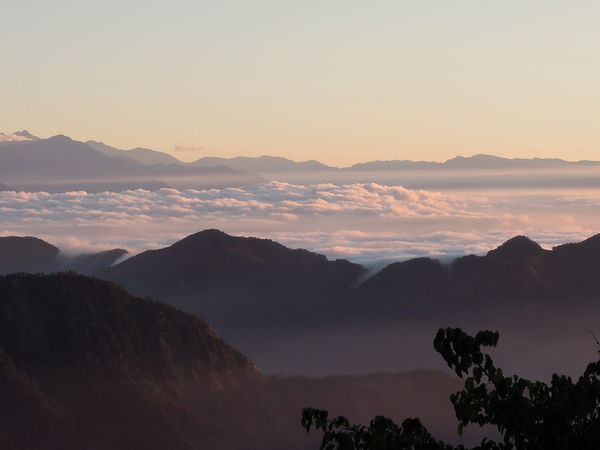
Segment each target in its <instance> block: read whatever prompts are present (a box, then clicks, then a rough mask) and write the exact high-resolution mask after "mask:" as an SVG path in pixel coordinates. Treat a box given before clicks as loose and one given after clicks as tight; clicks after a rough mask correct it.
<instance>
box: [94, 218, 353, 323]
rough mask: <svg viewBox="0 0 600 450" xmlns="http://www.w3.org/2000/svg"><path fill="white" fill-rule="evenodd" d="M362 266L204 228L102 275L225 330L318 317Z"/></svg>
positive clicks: (333, 301)
mask: <svg viewBox="0 0 600 450" xmlns="http://www.w3.org/2000/svg"><path fill="white" fill-rule="evenodd" d="M363 272H364V268H363V267H362V266H360V265H358V264H353V263H350V262H348V261H345V260H336V261H329V260H328V259H327V258H326V257H325V256H323V255H319V254H316V253H312V252H309V251H307V250H291V249H289V248H287V247H284V246H283V245H281V244H278V243H276V242H273V241H271V240H268V239H257V238H245V237H234V236H229V235H227V234H225V233H223V232H221V231H218V230H205V231H201V232H199V233H196V234H193V235H191V236H188V237H186V238H185V239H183V240H181V241H179V242H177V243H175V244H173V245H172V246H170V247H167V248H164V249H160V250H150V251H146V252H144V253H141V254H139V255H136V256H134V257H132V258H129V259H128V260H126V261H124V262H122V263H120V264H118V265H116V266H114V267H110V268H107V269H105V270H103V271H101V272H99V276H100V277H102V278H105V279H108V280H111V281H115V282H117V283H119V284H121V285H123V286H125V287H126V288H127V289H130V290H131V291H132V292H134V293H136V294H138V295H153V296H156V297H158V298H165V299H168V300H169V301H170V302H172V303H173V304H175V305H177V306H178V307H181V308H183V309H185V310H187V311H190V312H194V313H196V314H199V315H201V316H203V317H206V318H207V320H209V321H210V322H211V323H214V324H215V326H217V327H218V328H219V329H226V330H227V329H229V328H230V327H231V326H234V325H235V326H236V327H237V326H241V327H244V326H256V325H257V324H259V323H268V324H269V325H270V326H279V327H294V326H296V325H298V324H299V323H301V322H303V321H304V320H310V321H312V320H314V319H315V315H314V314H313V313H312V311H313V310H314V308H315V307H319V308H324V309H328V308H329V309H330V308H333V307H334V305H336V302H337V301H339V300H340V299H341V298H343V297H344V296H345V295H347V294H348V292H349V290H350V289H351V286H352V284H353V283H354V282H355V280H356V279H357V278H358V277H359V275H361V274H362V273H363ZM338 306H339V305H338ZM323 318H325V316H324V317H323Z"/></svg>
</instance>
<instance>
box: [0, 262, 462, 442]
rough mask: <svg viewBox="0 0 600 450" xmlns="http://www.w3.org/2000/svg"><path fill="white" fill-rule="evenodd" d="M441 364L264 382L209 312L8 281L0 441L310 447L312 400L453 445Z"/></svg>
mask: <svg viewBox="0 0 600 450" xmlns="http://www.w3.org/2000/svg"><path fill="white" fill-rule="evenodd" d="M459 387H460V381H459V380H458V379H456V378H454V377H452V376H449V375H447V374H445V373H441V372H438V371H415V372H409V373H400V374H374V375H365V376H332V377H326V378H307V377H285V378H281V377H275V376H269V377H264V376H262V375H260V373H259V372H258V371H257V369H256V367H255V366H254V365H253V364H252V363H251V362H250V361H249V360H248V359H247V358H246V357H244V356H243V355H242V354H240V353H239V352H238V351H236V350H234V349H233V348H231V347H230V346H228V345H227V344H226V343H225V342H224V341H222V340H221V339H219V338H218V337H217V336H216V334H215V333H214V332H213V330H212V329H211V328H210V327H208V325H207V324H206V323H205V322H203V321H202V320H200V319H198V318H196V317H194V316H192V315H189V314H186V313H183V312H181V311H178V310H176V309H174V308H172V307H170V306H167V305H165V304H163V303H160V302H156V301H153V300H148V299H140V298H137V297H134V296H132V295H130V294H128V293H127V292H126V291H124V290H122V289H120V288H118V287H116V286H114V285H112V284H111V283H107V282H104V281H101V280H98V279H94V278H89V277H84V276H80V275H73V274H57V275H50V276H41V275H25V274H18V275H9V276H0V400H1V401H0V447H1V448H6V449H11V450H39V449H57V450H58V449H60V450H75V449H77V450H79V449H82V448H93V449H96V450H108V449H111V450H112V449H133V448H135V449H137V448H140V449H141V448H143V449H152V450H153V449H156V450H158V449H161V450H162V449H169V450H171V449H173V450H179V449H182V450H183V449H185V450H192V449H197V450H201V449H220V450H233V449H235V450H245V449H249V448H257V449H258V448H260V449H265V450H278V449H281V448H289V449H297V450H308V449H312V448H315V446H317V445H318V438H317V437H316V436H314V435H310V436H309V435H307V434H306V432H305V431H304V430H303V429H302V427H301V426H300V424H299V418H300V412H301V409H302V408H303V407H305V406H309V405H311V406H315V407H320V408H328V409H330V410H331V411H332V412H333V413H340V414H341V413H343V414H346V415H349V416H350V417H351V418H352V419H353V420H358V421H366V420H367V419H369V418H370V417H372V416H373V415H375V414H380V413H384V414H386V415H389V416H390V417H392V418H393V419H395V420H398V421H400V420H402V419H403V418H405V417H408V416H410V417H415V416H418V417H420V418H422V419H423V421H424V422H425V423H426V424H427V425H428V426H429V427H430V428H431V429H432V430H433V431H434V432H435V433H436V434H437V435H438V436H441V437H444V438H447V439H450V440H455V439H456V434H455V426H456V424H455V420H454V418H453V414H452V408H451V406H450V403H449V401H448V396H449V394H450V393H452V392H454V391H456V390H458V388H459Z"/></svg>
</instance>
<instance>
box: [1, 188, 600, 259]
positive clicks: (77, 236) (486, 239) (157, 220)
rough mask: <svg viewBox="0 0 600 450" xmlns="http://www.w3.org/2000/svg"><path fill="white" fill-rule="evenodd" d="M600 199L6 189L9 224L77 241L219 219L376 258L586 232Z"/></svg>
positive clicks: (234, 228)
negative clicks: (518, 236) (524, 236)
mask: <svg viewBox="0 0 600 450" xmlns="http://www.w3.org/2000/svg"><path fill="white" fill-rule="evenodd" d="M598 206H600V195H598V194H596V193H595V192H591V191H590V192H583V193H581V192H579V193H576V192H570V193H569V192H566V193H562V194H560V195H559V194H557V193H552V192H542V193H531V192H526V191H519V192H514V191H510V192H506V193H501V192H500V193H499V192H497V191H495V192H494V193H493V195H479V194H477V195H474V194H473V195H465V194H456V193H443V192H433V191H427V190H412V189H407V188H404V187H402V186H386V185H380V184H375V183H355V184H347V185H335V184H317V185H307V186H305V185H294V184H289V183H283V182H277V181H272V182H268V183H263V184H257V185H253V186H247V187H241V188H224V189H210V190H193V189H187V190H177V189H170V188H169V189H167V188H165V189H160V190H158V191H154V192H151V191H146V190H142V189H138V190H128V191H124V192H120V193H114V192H103V193H87V192H84V191H75V192H66V193H47V192H15V191H5V192H0V214H1V215H2V219H3V220H2V227H1V228H0V233H2V234H3V235H13V234H14V235H35V236H39V237H42V238H44V239H46V240H48V241H50V242H53V243H56V244H60V245H61V247H63V248H65V249H72V250H73V251H76V250H77V251H78V250H81V249H99V248H107V247H117V246H118V247H125V248H128V249H130V250H131V251H132V252H134V253H135V252H138V251H141V250H144V249H147V248H156V247H160V246H164V245H168V244H170V243H172V242H174V241H175V240H177V239H179V238H181V237H183V236H185V235H187V234H190V233H193V232H196V231H198V230H201V229H205V228H218V229H222V230H224V231H226V232H228V233H232V234H239V235H253V236H258V237H268V238H272V239H275V240H277V241H280V242H282V243H283V244H285V245H288V246H291V247H304V248H308V249H310V250H314V251H318V252H322V253H324V254H326V255H327V256H329V257H330V258H347V259H350V260H353V261H357V262H362V263H366V264H369V263H374V264H376V263H377V262H381V261H387V260H390V259H406V258H410V257H415V256H434V257H441V258H444V257H451V256H456V255H461V254H465V253H471V252H472V253H481V252H485V251H487V250H489V249H490V248H493V247H494V246H495V245H497V244H498V243H500V242H502V241H504V240H505V239H506V238H508V237H510V236H512V235H515V234H521V233H523V234H528V235H530V236H531V237H533V238H535V239H536V240H538V241H539V242H540V243H541V244H542V245H547V246H551V245H553V244H558V243H563V242H568V241H572V240H579V239H581V238H585V237H587V236H589V235H590V234H594V233H595V230H596V229H597V219H596V217H594V214H593V213H592V212H591V211H593V209H595V208H596V207H598ZM557 211H560V213H559V214H557Z"/></svg>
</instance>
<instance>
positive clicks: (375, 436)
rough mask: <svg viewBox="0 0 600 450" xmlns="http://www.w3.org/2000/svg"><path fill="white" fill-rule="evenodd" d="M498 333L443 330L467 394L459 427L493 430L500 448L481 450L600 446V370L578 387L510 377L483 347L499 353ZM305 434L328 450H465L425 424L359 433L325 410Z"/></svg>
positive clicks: (306, 414)
mask: <svg viewBox="0 0 600 450" xmlns="http://www.w3.org/2000/svg"><path fill="white" fill-rule="evenodd" d="M498 337H499V335H498V333H497V332H491V331H480V332H479V333H477V335H476V336H474V337H473V336H470V335H468V334H466V333H465V332H463V331H462V330H461V329H460V328H446V329H440V330H439V331H438V333H437V335H436V337H435V340H434V348H435V349H436V351H437V352H438V353H440V354H441V355H442V357H443V358H444V360H445V361H446V363H447V364H448V366H449V367H450V368H452V369H453V370H454V371H455V372H456V374H457V375H458V376H459V377H460V378H463V379H464V389H463V390H462V391H459V392H457V393H456V394H453V395H452V396H451V397H450V401H451V402H452V404H453V405H454V410H455V413H456V417H457V419H458V421H459V425H458V431H459V433H462V431H463V429H464V427H465V426H467V425H469V424H477V425H480V426H483V425H491V426H494V427H496V428H497V429H498V431H499V432H500V434H501V436H502V441H501V442H495V441H492V440H487V439H483V441H482V442H481V444H480V445H479V446H477V447H475V449H481V450H511V449H516V450H539V449H544V450H552V449H556V450H559V449H560V450H567V449H568V450H571V449H573V450H575V449H590V450H591V449H597V448H598V447H599V445H600V415H599V413H600V411H599V405H600V362H594V363H590V364H589V365H588V366H587V369H586V370H585V372H584V373H583V375H582V376H581V377H579V379H578V380H577V381H576V382H573V380H572V379H571V378H570V377H566V376H560V375H556V374H554V375H552V379H551V381H550V382H549V383H544V382H541V381H529V380H526V379H524V378H521V377H519V376H516V375H514V376H512V377H507V376H505V375H504V373H503V371H502V369H500V368H498V367H496V366H495V365H494V361H493V360H492V358H491V357H490V356H489V355H488V354H486V353H484V352H483V351H482V347H495V346H496V344H497V342H498ZM302 426H303V427H304V428H305V429H306V430H307V431H310V429H311V427H313V426H314V427H315V428H316V429H318V430H321V431H322V432H323V440H322V443H321V449H325V450H334V449H340V450H354V449H371V450H392V449H393V450H403V449H413V450H451V449H456V450H459V449H464V447H463V446H456V447H455V446H451V445H448V444H445V443H444V442H442V441H439V440H436V439H435V438H433V437H432V436H431V435H430V434H429V432H428V431H427V430H426V429H425V427H424V426H423V425H422V424H421V422H420V421H419V420H418V419H407V420H405V421H404V422H402V424H401V425H397V424H395V423H394V422H393V421H391V420H390V419H388V418H385V417H382V416H378V417H375V418H374V419H373V420H372V421H371V422H370V424H369V425H368V426H363V425H352V424H351V423H350V422H349V421H348V419H346V418H345V417H342V416H340V417H336V418H333V419H330V418H329V414H328V412H327V411H325V410H318V409H314V408H305V409H304V410H303V413H302Z"/></svg>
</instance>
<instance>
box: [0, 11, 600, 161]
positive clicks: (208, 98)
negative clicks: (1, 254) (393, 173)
mask: <svg viewBox="0 0 600 450" xmlns="http://www.w3.org/2000/svg"><path fill="white" fill-rule="evenodd" d="M0 17H1V21H2V26H1V27H0V51H1V54H2V56H1V58H2V59H1V60H0V61H2V64H1V70H0V131H4V132H11V131H14V130H16V129H22V128H27V129H29V130H30V131H32V132H34V133H37V134H39V135H42V136H47V135H52V134H57V133H64V134H68V135H70V136H72V137H74V138H77V139H82V140H86V139H98V140H104V141H105V142H107V143H109V144H112V145H115V146H119V147H123V148H128V147H133V146H146V147H152V148H157V149H159V150H163V151H169V152H172V153H173V154H175V155H176V156H178V157H182V158H186V159H194V158H197V157H200V156H206V155H220V156H234V155H260V154H279V155H283V156H288V157H291V158H293V159H308V158H316V159H320V160H322V161H324V162H328V163H333V164H339V165H342V164H350V163H353V162H358V161H364V160H371V159H405V158H406V159H434V160H442V159H446V158H449V157H452V156H454V155H456V154H465V155H466V154H473V153H478V152H486V153H495V154H499V155H504V156H559V157H565V158H574V159H581V158H594V159H598V158H600V153H599V152H598V149H599V148H600V145H599V144H600V127H599V126H598V123H597V122H598V116H599V113H600V87H599V86H600V83H599V81H598V80H600V62H599V58H598V56H597V55H598V54H600V27H599V26H598V24H599V23H600V2H597V1H571V2H568V1H551V0H546V1H524V0H521V1H513V0H504V1H500V0H497V1H491V0H490V1H484V0H479V1H475V0H470V1H467V0H438V1H429V0H418V1H416V0H415V1H411V2H407V1H398V0H397V1H387V0H386V1H371V2H367V1H364V0H363V1H352V0H346V1H333V0H329V1H327V0H322V1H320V2H317V1H308V0H304V1H294V2H292V1H282V0H280V1H240V0H237V1H234V0H220V1H212V2H203V1H187V0H179V1H169V2H166V1H165V2H157V1H154V2H141V1H113V0H105V1H95V2H91V1H82V0H79V1H67V0H54V1H51V2H50V1H27V0H19V1H14V0H3V1H2V3H1V4H0ZM176 147H179V148H183V149H187V150H188V151H187V152H185V151H175V148H176Z"/></svg>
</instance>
